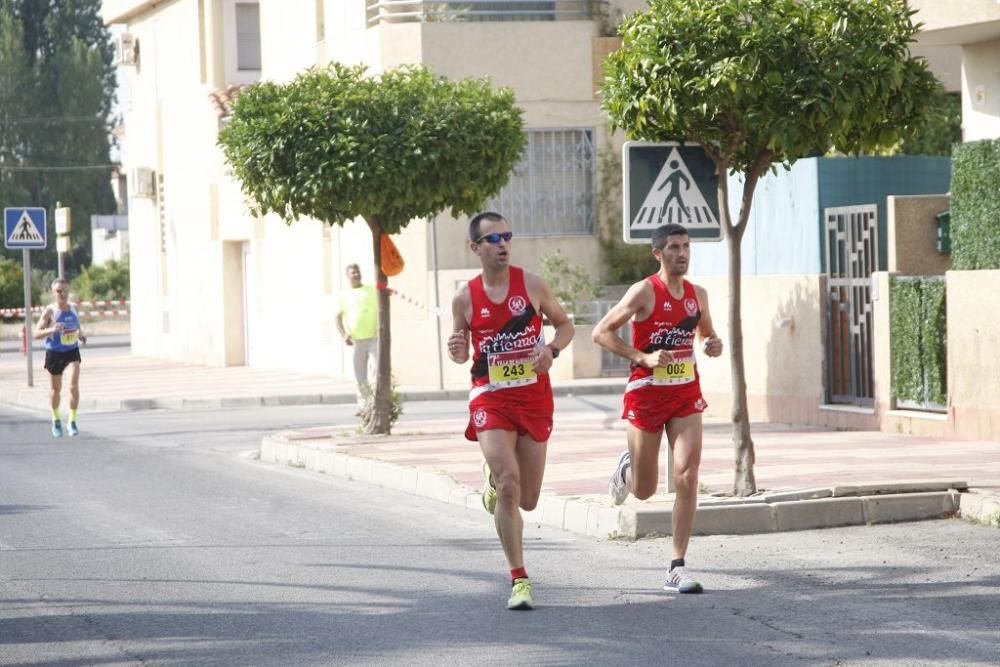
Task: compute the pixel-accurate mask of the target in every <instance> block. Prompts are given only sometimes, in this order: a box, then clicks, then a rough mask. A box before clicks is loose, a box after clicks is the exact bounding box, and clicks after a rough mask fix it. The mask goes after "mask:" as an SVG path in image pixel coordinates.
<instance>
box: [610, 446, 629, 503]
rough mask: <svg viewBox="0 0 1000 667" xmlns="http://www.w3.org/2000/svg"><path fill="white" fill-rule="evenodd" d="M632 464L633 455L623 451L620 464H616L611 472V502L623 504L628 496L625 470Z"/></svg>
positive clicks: (619, 460)
mask: <svg viewBox="0 0 1000 667" xmlns="http://www.w3.org/2000/svg"><path fill="white" fill-rule="evenodd" d="M630 465H632V457H631V456H629V453H628V452H627V451H625V452H622V454H621V456H619V457H618V465H616V466H615V471H614V472H613V473H611V479H609V480H608V493H609V494H610V495H611V502H613V503H614V504H615V505H621V504H622V503H623V502H625V499H626V498H628V484H627V483H626V482H625V471H626V470H628V467H629V466H630Z"/></svg>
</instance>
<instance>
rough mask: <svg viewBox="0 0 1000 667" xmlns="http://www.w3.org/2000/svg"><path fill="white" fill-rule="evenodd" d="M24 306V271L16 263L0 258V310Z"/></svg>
mask: <svg viewBox="0 0 1000 667" xmlns="http://www.w3.org/2000/svg"><path fill="white" fill-rule="evenodd" d="M23 306H24V270H23V269H22V268H21V265H20V264H19V263H18V262H15V261H14V260H12V259H8V258H6V257H0V308H21V307H23Z"/></svg>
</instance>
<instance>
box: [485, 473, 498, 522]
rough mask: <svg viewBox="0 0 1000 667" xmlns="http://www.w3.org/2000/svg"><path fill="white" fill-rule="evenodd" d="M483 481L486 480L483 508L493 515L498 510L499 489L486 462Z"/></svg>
mask: <svg viewBox="0 0 1000 667" xmlns="http://www.w3.org/2000/svg"><path fill="white" fill-rule="evenodd" d="M483 479H485V480H486V483H485V484H483V508H485V509H486V511H487V512H489V513H490V514H493V512H494V511H495V510H496V508H497V487H496V484H494V483H493V473H491V472H490V466H489V465H487V463H486V461H483Z"/></svg>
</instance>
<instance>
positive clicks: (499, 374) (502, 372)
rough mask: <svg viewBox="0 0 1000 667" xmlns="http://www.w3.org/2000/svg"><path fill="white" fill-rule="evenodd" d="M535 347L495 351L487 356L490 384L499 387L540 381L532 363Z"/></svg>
mask: <svg viewBox="0 0 1000 667" xmlns="http://www.w3.org/2000/svg"><path fill="white" fill-rule="evenodd" d="M532 356H533V348H529V349H527V350H512V351H510V352H494V353H492V354H489V356H488V357H487V363H488V366H489V369H490V384H492V385H494V386H497V387H520V386H524V385H528V384H534V383H535V382H537V381H538V376H537V375H535V369H534V367H533V366H532V365H531V357H532Z"/></svg>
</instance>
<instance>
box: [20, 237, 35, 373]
mask: <svg viewBox="0 0 1000 667" xmlns="http://www.w3.org/2000/svg"><path fill="white" fill-rule="evenodd" d="M21 252H22V253H24V353H25V354H24V356H25V358H26V359H27V360H28V386H29V387H34V386H35V379H34V377H33V376H32V373H33V369H32V361H31V348H32V344H33V343H34V336H33V335H32V332H33V329H34V327H33V326H32V325H33V324H34V322H32V321H31V251H30V250H28V249H27V248H25V249H24V250H22V251H21Z"/></svg>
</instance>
